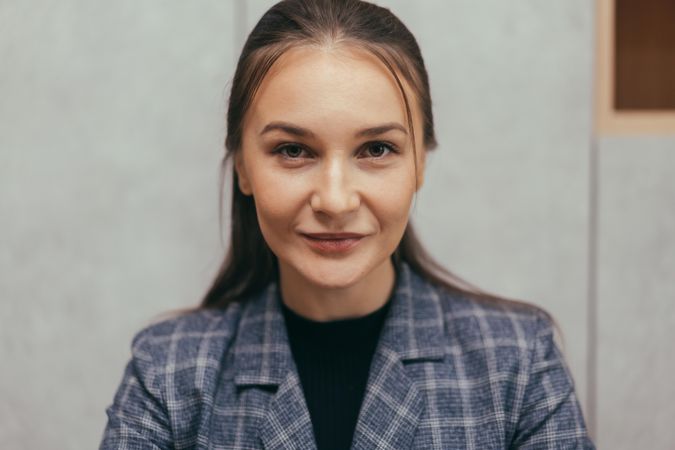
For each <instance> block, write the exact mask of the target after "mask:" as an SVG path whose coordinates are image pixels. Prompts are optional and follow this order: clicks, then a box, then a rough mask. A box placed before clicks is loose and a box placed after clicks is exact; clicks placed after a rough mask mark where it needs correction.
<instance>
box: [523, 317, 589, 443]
mask: <svg viewBox="0 0 675 450" xmlns="http://www.w3.org/2000/svg"><path fill="white" fill-rule="evenodd" d="M537 324H538V326H537V327H536V330H537V331H536V334H535V341H534V345H533V346H532V350H531V361H530V370H529V376H528V379H527V384H526V387H525V391H524V397H523V402H522V406H521V413H520V417H519V420H518V426H517V430H516V433H515V435H514V440H513V442H512V445H511V448H512V449H542V448H545V449H559V448H560V449H562V448H564V449H594V448H595V446H594V445H593V443H592V442H591V440H590V438H589V437H588V433H587V430H586V425H585V423H584V418H583V415H582V412H581V408H580V407H579V402H578V400H577V397H576V394H575V392H574V382H573V380H572V377H571V375H570V372H569V369H568V368H567V366H566V364H565V360H564V358H563V356H562V354H561V352H560V350H559V348H558V346H557V345H556V343H555V341H554V339H553V326H552V323H551V320H550V319H549V318H548V316H545V317H544V316H543V315H541V316H540V317H539V319H538V321H537Z"/></svg>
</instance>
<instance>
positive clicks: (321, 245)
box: [301, 233, 365, 253]
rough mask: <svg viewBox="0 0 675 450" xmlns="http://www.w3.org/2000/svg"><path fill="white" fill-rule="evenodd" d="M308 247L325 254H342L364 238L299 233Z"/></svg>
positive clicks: (336, 234) (352, 235)
mask: <svg viewBox="0 0 675 450" xmlns="http://www.w3.org/2000/svg"><path fill="white" fill-rule="evenodd" d="M301 235H302V237H303V238H304V240H305V242H307V244H309V246H310V247H312V248H314V249H316V250H319V251H321V252H326V253H343V252H347V251H348V250H351V249H353V248H354V247H356V246H357V245H358V244H359V243H360V242H361V240H362V239H363V238H364V237H365V235H363V234H358V233H301Z"/></svg>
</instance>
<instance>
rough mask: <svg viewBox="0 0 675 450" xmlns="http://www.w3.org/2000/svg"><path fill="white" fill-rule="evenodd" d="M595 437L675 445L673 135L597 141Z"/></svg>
mask: <svg viewBox="0 0 675 450" xmlns="http://www.w3.org/2000/svg"><path fill="white" fill-rule="evenodd" d="M598 150H599V154H598V156H599V158H598V162H599V164H598V188H599V189H598V190H599V195H598V240H597V249H598V266H597V267H598V271H597V298H596V300H597V311H598V323H597V355H598V358H597V380H598V382H597V386H598V388H597V412H598V415H597V417H598V419H597V423H598V433H597V441H598V445H599V446H600V447H601V448H607V449H610V448H611V449H637V448H649V449H664V450H665V449H672V448H673V446H674V445H675V428H674V427H673V424H675V383H673V371H674V370H675V136H672V137H640V138H636V137H623V138H620V137H614V138H604V139H600V140H599V142H598Z"/></svg>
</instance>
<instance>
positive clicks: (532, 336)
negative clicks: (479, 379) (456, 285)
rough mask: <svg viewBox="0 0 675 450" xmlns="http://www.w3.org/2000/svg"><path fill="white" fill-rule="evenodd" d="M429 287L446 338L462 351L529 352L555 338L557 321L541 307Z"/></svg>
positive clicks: (434, 286) (430, 284)
mask: <svg viewBox="0 0 675 450" xmlns="http://www.w3.org/2000/svg"><path fill="white" fill-rule="evenodd" d="M427 284H428V286H429V288H430V289H431V291H432V292H433V293H434V295H435V296H436V298H437V299H438V301H439V304H440V309H441V311H442V314H443V319H444V325H445V333H446V337H447V338H448V339H449V340H450V343H451V345H456V346H460V347H461V349H462V350H465V351H467V350H468V351H470V350H476V349H485V348H497V347H499V348H508V347H512V348H517V349H520V350H523V351H526V350H531V349H532V348H533V347H534V345H535V344H536V343H537V341H539V340H541V339H542V338H546V337H552V336H553V332H554V328H555V327H554V322H553V319H552V318H551V316H550V314H549V313H548V312H546V311H545V310H544V309H542V308H541V307H539V306H536V305H533V304H529V303H525V302H520V301H514V300H507V299H499V298H494V297H489V296H481V295H473V294H468V293H463V292H456V291H449V290H448V289H446V288H445V287H443V286H439V285H437V284H432V283H429V282H427Z"/></svg>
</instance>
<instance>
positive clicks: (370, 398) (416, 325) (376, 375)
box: [352, 263, 445, 450]
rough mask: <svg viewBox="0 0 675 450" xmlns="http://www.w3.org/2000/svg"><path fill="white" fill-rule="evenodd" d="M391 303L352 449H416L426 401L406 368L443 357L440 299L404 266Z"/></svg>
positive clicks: (376, 352) (374, 359) (373, 363)
mask: <svg viewBox="0 0 675 450" xmlns="http://www.w3.org/2000/svg"><path fill="white" fill-rule="evenodd" d="M391 301H392V304H391V307H390V310H389V312H388V314H387V318H386V319H385V323H384V326H383V329H382V334H381V336H380V340H379V342H378V346H377V348H376V350H375V355H374V356H373V361H372V364H371V368H370V374H369V378H368V382H367V385H366V395H365V397H364V399H363V403H362V405H361V410H360V412H359V418H358V422H357V425H356V430H355V433H354V439H353V441H352V449H353V450H365V449H407V448H411V447H412V444H413V439H414V437H415V432H416V430H417V427H418V425H419V422H420V420H421V418H422V416H423V413H424V411H425V410H426V401H425V398H424V394H423V393H422V391H421V390H420V387H419V385H418V383H417V382H418V381H423V380H416V379H415V377H414V376H411V375H410V372H409V371H408V370H407V366H408V365H410V364H414V363H416V362H423V361H436V362H442V361H443V358H444V355H445V348H444V345H443V334H444V332H443V326H444V325H443V316H442V312H441V308H440V305H439V303H438V299H437V297H436V296H435V295H434V293H433V292H430V289H429V288H428V285H426V283H424V282H423V281H422V280H421V279H420V278H419V277H418V276H417V275H416V274H414V273H413V272H412V271H411V270H410V268H409V266H408V265H406V264H405V263H403V264H402V265H401V267H400V269H399V273H398V276H397V286H396V289H395V291H394V296H393V298H392V300H391ZM417 372H420V371H417ZM422 372H423V371H422Z"/></svg>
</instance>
